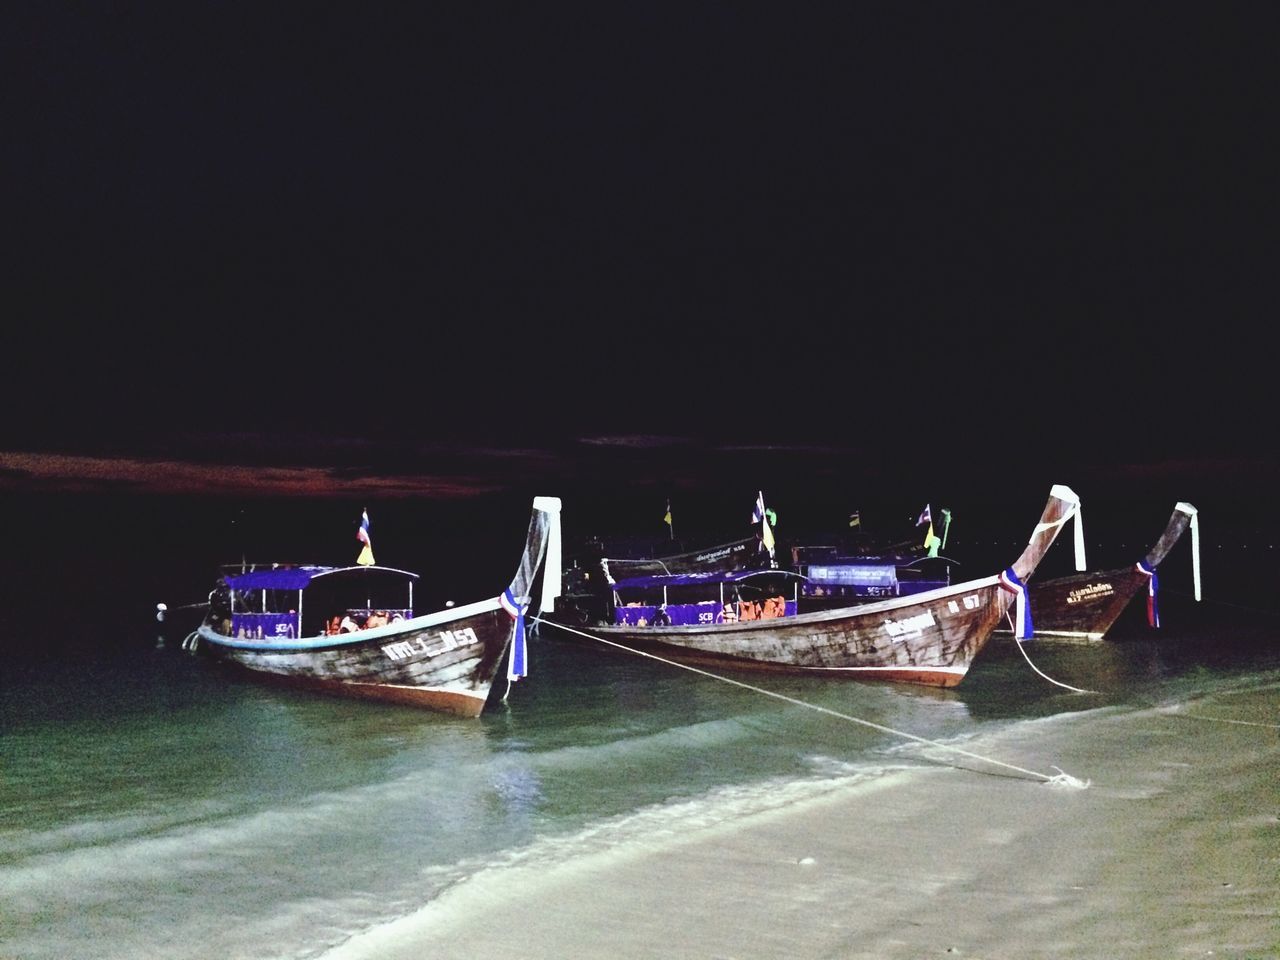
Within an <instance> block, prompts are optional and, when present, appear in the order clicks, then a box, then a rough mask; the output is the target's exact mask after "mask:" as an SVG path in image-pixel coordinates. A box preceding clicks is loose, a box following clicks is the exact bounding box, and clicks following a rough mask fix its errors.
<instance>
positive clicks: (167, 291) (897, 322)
mask: <svg viewBox="0 0 1280 960" xmlns="http://www.w3.org/2000/svg"><path fill="white" fill-rule="evenodd" d="M8 19H9V24H8V27H7V28H6V29H5V30H4V31H3V38H2V39H0V47H2V49H0V62H2V66H0V70H2V71H3V75H4V79H5V83H4V86H5V88H6V90H7V91H8V96H7V97H6V108H5V109H6V112H7V113H8V119H7V122H6V123H5V130H6V133H5V136H4V141H5V142H4V146H3V148H2V150H3V156H4V158H5V160H4V166H5V169H6V176H5V180H6V183H7V186H6V204H5V207H6V211H5V216H4V218H3V219H4V222H5V223H4V227H3V230H4V235H5V237H6V239H7V241H8V242H7V243H6V248H7V250H8V253H7V255H6V260H7V269H8V271H9V272H10V281H9V283H7V284H6V287H7V293H8V295H7V297H6V301H7V302H6V309H5V313H6V314H7V316H8V318H9V321H10V322H9V323H7V324H6V325H5V326H6V332H5V333H4V334H3V343H4V348H5V349H4V354H5V356H6V359H7V361H8V363H7V367H8V375H7V377H6V378H5V382H4V386H3V387H2V388H0V389H2V390H3V398H4V403H5V406H6V417H5V422H4V425H3V434H4V435H3V437H0V439H2V440H3V443H2V444H0V449H4V450H8V451H41V452H63V453H68V452H84V451H89V452H91V453H93V454H94V455H105V454H120V455H138V456H144V457H146V456H152V457H159V456H164V455H169V456H173V457H177V458H189V457H199V456H204V457H206V458H212V459H216V460H219V461H221V462H233V463H234V462H257V461H264V460H265V461H268V462H270V461H273V459H274V460H277V461H279V462H281V463H286V464H290V463H301V462H308V461H309V462H321V463H325V464H330V465H334V464H336V465H339V466H341V465H343V464H345V463H347V460H346V459H344V457H345V456H347V454H343V453H341V452H339V451H347V452H348V454H349V452H350V451H351V450H353V449H357V450H360V451H362V453H361V454H360V455H359V456H355V457H353V458H352V461H353V462H354V463H356V464H357V465H358V466H359V468H360V469H382V470H390V469H392V468H394V467H396V466H403V465H406V464H407V465H409V466H410V467H420V466H422V465H423V464H424V463H425V464H429V465H430V467H431V468H432V469H438V468H439V464H440V461H441V460H442V459H446V460H447V459H448V455H447V454H448V451H449V450H450V449H454V450H457V451H459V455H461V451H463V450H467V451H470V450H473V449H474V448H477V447H486V448H502V449H517V450H519V449H530V450H536V451H538V455H539V456H540V457H545V456H548V455H550V456H552V457H554V456H556V455H559V454H563V455H564V456H565V457H566V458H568V457H570V456H571V454H572V452H573V451H581V450H582V449H583V444H582V440H583V438H597V439H598V438H600V437H624V436H635V435H642V436H655V435H656V436H665V437H675V438H685V439H687V440H689V441H691V442H693V443H694V444H695V445H698V449H700V450H702V451H703V453H704V454H706V452H707V451H708V450H714V449H716V448H717V445H727V446H734V445H738V446H741V445H761V446H768V445H770V444H775V445H778V446H779V447H795V446H803V445H806V444H807V445H811V446H812V445H820V446H836V447H839V448H840V449H842V450H844V451H845V452H846V453H847V454H848V455H849V456H851V457H854V458H858V459H859V461H860V462H862V463H868V462H874V463H875V464H876V465H877V469H879V470H880V471H881V472H882V473H883V472H884V471H886V470H888V469H889V468H891V467H892V465H893V464H895V463H899V462H901V463H903V464H904V466H908V467H918V466H920V465H921V464H937V463H939V462H949V463H952V464H958V465H961V466H963V465H967V464H968V465H972V464H978V463H982V464H1003V463H1006V462H1018V461H1022V462H1026V463H1029V464H1035V465H1044V466H1046V467H1047V466H1050V465H1054V466H1056V465H1059V464H1061V465H1063V466H1066V467H1070V466H1072V465H1081V466H1083V465H1090V464H1099V463H1112V464H1153V463H1155V464H1158V463H1167V462H1173V461H1179V462H1182V461H1196V462H1208V461H1215V462H1216V461H1226V460H1240V459H1258V458H1261V459H1263V460H1267V461H1269V462H1272V463H1274V461H1275V459H1276V457H1275V452H1274V447H1275V443H1274V439H1273V438H1272V433H1273V431H1271V430H1270V429H1269V428H1268V426H1267V424H1268V423H1269V420H1270V419H1271V417H1272V416H1273V411H1274V408H1275V404H1274V402H1273V401H1272V387H1271V384H1272V382H1273V375H1272V370H1273V368H1274V362H1273V360H1272V355H1273V347H1272V345H1271V339H1272V337H1273V336H1274V334H1273V332H1272V326H1273V323H1272V318H1273V316H1274V307H1275V297H1274V295H1273V291H1274V284H1275V281H1274V272H1275V271H1274V263H1275V262H1276V253H1277V250H1276V246H1277V240H1276V238H1277V231H1276V226H1277V219H1276V212H1277V210H1276V190H1275V171H1276V169H1277V164H1276V161H1277V159H1278V157H1277V149H1276V147H1277V143H1276V139H1277V131H1276V124H1275V119H1274V105H1275V103H1276V102H1277V94H1278V93H1280V91H1278V90H1277V67H1276V61H1275V57H1274V53H1273V51H1272V49H1271V47H1272V45H1273V44H1272V39H1273V37H1274V29H1273V27H1274V23H1273V22H1272V18H1271V17H1270V15H1269V14H1268V13H1267V11H1266V8H1265V7H1263V6H1257V5H1215V6H1212V7H1209V6H1201V7H1191V8H1181V7H1179V8H1178V9H1176V10H1175V9H1172V8H1171V9H1165V7H1164V6H1162V5H1134V4H1071V5H1068V6H1058V7H1052V8H1045V7H1026V6H1024V5H1012V4H1011V5H983V4H979V5H972V4H971V5H957V4H941V3H938V4H934V3H914V4H890V5H882V4H867V5H837V6H834V7H832V6H826V5H824V6H822V7H812V8H809V7H806V8H803V9H799V10H796V9H791V8H789V7H787V6H785V5H772V6H768V7H765V6H759V7H757V6H744V5H737V4H681V5H665V4H664V5H654V4H637V5H626V6H623V5H617V4H576V3H575V4H532V5H531V4H510V5H506V4H502V5H496V4H463V5H450V6H444V5H425V6H424V5H406V6H394V7H378V8H376V9H372V10H369V9H363V8H361V9H356V8H351V7H348V8H317V7H314V5H313V6H303V5H288V6H283V5H271V4H266V5H264V4H245V5H236V4H231V5H228V4H201V3H196V4H158V3H146V4H124V5H108V6H104V5H100V4H57V5H35V6H31V7H29V8H28V9H26V10H22V11H18V12H17V13H11V14H10V15H9V16H8ZM619 445H620V446H624V445H625V444H619ZM633 446H634V445H633ZM598 447H599V444H598V443H597V448H598ZM661 449H664V450H666V451H668V452H667V453H665V454H664V456H669V457H670V458H671V459H670V463H671V464H672V469H673V470H676V469H679V468H680V467H681V466H683V465H684V464H686V463H687V462H688V460H689V453H688V449H689V448H688V444H687V443H686V444H684V445H680V444H677V445H674V446H671V445H666V446H661ZM370 451H373V452H374V453H371V452H370ZM442 451H443V454H442ZM375 453H376V455H375ZM415 458H416V459H415ZM702 459H703V460H714V458H713V457H710V456H709V455H706V456H703V457H702ZM806 462H808V461H806ZM593 463H597V465H598V461H593ZM591 469H595V467H592V468H591ZM601 469H603V468H601ZM609 469H615V467H612V466H611V467H610V468H609ZM616 469H618V470H619V471H622V470H624V469H626V468H624V467H617V468H616ZM477 472H479V471H477ZM1057 479H1059V478H1058V477H1051V478H1048V479H1047V480H1046V482H1051V481H1054V480H1057Z"/></svg>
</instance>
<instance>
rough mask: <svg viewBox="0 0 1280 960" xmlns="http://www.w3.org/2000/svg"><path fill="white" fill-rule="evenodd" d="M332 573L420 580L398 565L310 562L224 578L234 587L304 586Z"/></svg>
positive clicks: (243, 588) (274, 588) (287, 587)
mask: <svg viewBox="0 0 1280 960" xmlns="http://www.w3.org/2000/svg"><path fill="white" fill-rule="evenodd" d="M332 573H354V574H358V575H360V576H365V575H367V574H370V573H382V574H393V575H394V576H398V577H408V578H409V579H411V580H417V579H418V574H416V573H411V572H410V571H408V570H398V569H397V568H395V567H377V566H374V567H365V566H355V567H321V566H317V565H315V564H307V565H306V566H301V567H271V568H269V569H266V570H250V571H248V572H247V573H240V574H235V575H234V576H227V575H224V576H223V578H222V581H223V583H225V584H226V585H227V586H228V587H230V588H231V589H232V590H305V589H306V588H307V585H308V584H309V583H311V581H312V580H314V579H316V578H317V577H325V576H328V575H329V574H332Z"/></svg>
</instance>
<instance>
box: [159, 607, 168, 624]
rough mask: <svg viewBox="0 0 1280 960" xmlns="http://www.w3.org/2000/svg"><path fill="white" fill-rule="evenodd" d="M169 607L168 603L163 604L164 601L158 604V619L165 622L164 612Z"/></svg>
mask: <svg viewBox="0 0 1280 960" xmlns="http://www.w3.org/2000/svg"><path fill="white" fill-rule="evenodd" d="M168 609H169V607H168V606H167V605H166V604H163V603H157V604H156V619H157V620H159V621H160V622H161V623H164V612H165V611H166V610H168Z"/></svg>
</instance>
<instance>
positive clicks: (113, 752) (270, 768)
mask: <svg viewBox="0 0 1280 960" xmlns="http://www.w3.org/2000/svg"><path fill="white" fill-rule="evenodd" d="M1165 620H1166V628H1165V629H1164V630H1162V631H1161V632H1160V633H1159V634H1154V633H1153V632H1151V631H1149V630H1148V629H1147V628H1146V626H1145V623H1143V622H1141V620H1140V618H1138V617H1136V616H1135V617H1129V616H1128V615H1126V617H1125V618H1124V619H1123V620H1122V621H1121V623H1120V625H1119V626H1118V627H1117V632H1116V634H1115V636H1116V639H1114V640H1111V641H1107V642H1105V643H1102V644H1087V645H1086V644H1051V643H1040V644H1037V643H1034V642H1032V643H1028V644H1026V645H1025V646H1024V647H1023V648H1022V649H1023V650H1025V651H1026V654H1027V656H1029V657H1031V658H1032V660H1033V662H1034V663H1035V665H1036V666H1037V667H1038V668H1039V669H1040V670H1041V671H1042V672H1043V673H1044V674H1047V675H1048V676H1049V677H1052V678H1053V679H1055V680H1058V681H1059V682H1062V683H1065V684H1069V685H1071V686H1074V687H1077V688H1081V689H1087V690H1089V691H1091V692H1087V693H1080V692H1073V691H1070V690H1067V689H1065V688H1063V687H1058V686H1055V685H1053V684H1052V683H1050V682H1048V681H1047V680H1045V679H1044V678H1042V677H1041V676H1038V675H1037V674H1036V673H1034V672H1033V671H1032V669H1031V668H1030V666H1029V665H1028V664H1027V662H1026V660H1025V659H1024V658H1023V656H1022V653H1021V652H1020V650H1019V648H1018V647H1017V646H1016V645H1015V644H1014V643H1013V642H1012V641H1003V642H993V643H992V644H991V645H990V646H989V647H988V648H987V650H986V651H984V653H983V655H982V656H981V657H980V658H979V660H978V662H977V663H976V664H975V666H974V668H973V670H972V671H971V672H970V675H969V677H968V678H967V679H966V681H965V682H964V683H963V684H962V685H961V686H960V687H958V688H955V689H954V690H950V691H939V690H932V689H925V688H917V687H907V686H898V685H875V684H859V683H850V682H847V681H839V680H826V679H812V678H791V677H783V678H773V677H767V678H762V677H760V676H759V675H756V674H752V675H749V676H739V677H735V678H734V679H738V680H740V682H743V683H747V684H751V685H754V686H759V687H761V688H765V689H767V690H770V691H773V692H775V693H778V694H781V695H783V696H786V697H790V698H794V699H797V700H801V701H804V702H805V703H810V704H814V705H817V706H820V707H823V708H825V709H826V710H829V711H835V712H838V713H841V714H847V715H849V716H851V717H856V718H860V719H862V720H866V721H869V722H871V723H874V724H877V725H879V726H882V727H888V728H891V729H893V730H899V731H904V732H907V733H910V734H912V735H914V736H919V737H925V738H928V739H931V740H939V741H948V742H954V743H957V744H963V743H964V742H966V741H967V740H970V739H973V738H975V737H978V736H981V735H986V734H991V733H995V732H999V731H1000V730H1002V729H1008V728H1013V727H1016V726H1017V725H1020V724H1027V723H1032V722H1035V721H1036V720H1037V719H1039V718H1044V717H1052V716H1054V715H1057V714H1065V713H1075V712H1078V711H1085V710H1092V709H1098V708H1109V709H1110V710H1119V711H1122V712H1123V711H1138V710H1141V709H1144V708H1147V707H1149V706H1152V705H1160V704H1169V703H1181V702H1186V701H1188V700H1190V699H1194V698H1198V697H1205V696H1211V695H1213V694H1214V693H1215V692H1217V691H1225V690H1229V689H1230V688H1231V687H1232V686H1233V685H1239V684H1242V683H1243V684H1249V683H1254V682H1259V681H1263V680H1266V679H1268V678H1272V679H1274V675H1275V673H1276V671H1277V670H1280V643H1277V642H1276V635H1277V633H1278V632H1280V631H1277V630H1276V629H1274V627H1273V621H1272V619H1271V618H1270V616H1269V615H1262V614H1259V615H1254V614H1250V613H1247V612H1246V613H1241V612H1239V611H1223V610H1217V611H1212V610H1208V609H1207V608H1206V605H1200V606H1199V607H1192V606H1191V605H1190V604H1188V603H1181V602H1178V600H1177V599H1176V598H1172V599H1171V600H1170V601H1167V602H1166V614H1165ZM181 639H182V630H181V628H180V627H178V626H177V625H176V624H175V625H174V626H173V627H170V628H167V629H166V630H165V632H163V633H157V629H156V628H154V626H153V627H152V628H141V629H139V630H138V631H137V633H136V634H135V635H134V636H133V637H131V638H128V639H126V640H120V638H117V642H116V643H114V644H113V645H111V646H110V647H104V648H103V649H101V650H100V651H98V652H85V650H86V648H88V649H90V650H91V649H92V644H88V645H86V644H84V643H78V644H73V643H65V644H57V643H52V644H50V646H49V653H48V655H43V656H42V655H38V654H36V655H31V656H28V657H27V658H25V659H24V660H22V661H19V662H16V663H15V664H14V669H12V670H11V671H9V672H7V673H6V675H5V678H4V682H3V685H2V686H0V716H2V718H3V727H2V730H3V734H2V736H0V771H2V777H0V948H2V949H0V956H5V957H6V958H7V957H15V958H22V960H43V958H54V957H57V958H65V957H69V956H94V957H133V958H145V957H164V958H170V960H173V958H204V957H221V958H236V957H244V958H249V957H297V958H302V957H313V956H317V955H319V954H321V953H323V952H324V951H325V950H326V949H328V948H329V947H332V946H333V945H335V944H339V943H342V942H343V941H344V940H346V939H347V938H348V937H349V936H351V935H352V934H354V933H357V932H359V931H361V930H364V929H367V928H369V927H371V926H373V925H376V924H378V923H381V922H383V921H386V920H390V919H393V918H396V917H399V916H403V915H405V914H407V913H410V912H412V911H414V910H416V909H418V908H420V907H421V906H422V905H423V904H425V903H428V902H430V901H431V900H432V899H433V898H435V897H437V896H439V894H440V893H441V892H442V891H443V890H445V889H447V888H448V887H450V886H451V885H453V884H456V883H458V882H459V881H461V880H463V879H465V878H466V877H468V876H470V875H473V874H475V873H476V872H478V871H481V870H485V869H492V868H496V867H499V866H500V865H502V864H506V863H510V862H513V860H520V861H522V862H528V861H530V860H533V861H534V862H538V861H545V862H564V861H565V860H569V859H572V858H574V857H578V856H582V855H585V854H587V853H591V852H593V851H598V850H600V849H603V848H606V847H608V846H610V845H614V844H619V843H626V842H633V843H644V842H645V839H646V838H647V837H656V836H661V835H662V833H663V832H664V831H676V830H681V829H689V828H691V827H693V826H698V825H705V824H707V823H715V822H724V821H726V820H728V819H732V818H734V817H739V816H743V815H746V814H748V813H750V812H753V811H757V810H763V809H768V808H770V807H771V806H776V805H778V804H781V803H786V802H787V801H788V798H789V797H793V796H798V795H800V794H802V793H806V792H812V791H813V790H821V789H823V785H824V784H826V783H835V782H845V781H847V779H848V778H850V777H862V778H866V777H871V778H875V777H883V776H886V775H887V774H888V773H889V772H890V771H893V770H896V769H900V768H902V767H903V766H904V765H905V766H907V767H910V766H911V765H913V764H920V763H936V762H953V761H951V760H944V759H941V758H940V757H938V756H937V755H933V759H927V758H925V757H923V756H922V755H921V753H920V751H918V750H911V749H904V744H908V743H909V741H907V740H904V739H903V738H902V737H899V736H895V735H894V734H892V733H886V732H884V731H882V730H877V729H871V728H869V727H867V726H864V725H861V724H858V723H855V722H851V721H849V720H842V719H839V718H836V717H833V716H831V715H829V714H826V713H821V712H818V711H814V710H807V709H805V708H803V707H800V706H797V705H795V704H792V703H788V702H783V701H781V700H778V699H775V698H771V697H769V696H766V695H764V694H761V693H759V692H756V691H754V690H751V689H746V688H743V687H741V686H735V685H730V684H725V683H721V682H718V681H716V680H715V679H712V678H709V677H706V676H701V675H697V674H694V673H690V672H688V671H685V670H681V669H679V668H676V667H674V666H669V665H666V664H663V663H657V662H654V661H651V660H646V659H642V658H637V657H634V656H631V655H627V654H623V653H619V652H615V651H611V650H606V649H602V648H598V647H596V646H594V645H592V644H591V643H590V642H588V641H583V640H580V639H575V638H572V637H567V636H565V635H563V634H560V633H558V632H557V631H555V630H554V629H552V628H550V627H543V628H542V630H541V633H540V636H539V637H538V638H537V639H536V641H535V642H534V643H533V644H532V645H531V672H530V676H529V677H528V678H527V679H526V680H524V681H521V682H520V683H518V684H516V685H515V686H514V688H513V689H512V690H511V692H510V694H509V697H508V699H507V702H505V703H503V702H502V701H501V699H500V697H501V695H502V693H503V692H504V691H503V690H502V689H496V690H495V697H494V700H493V701H492V702H491V704H490V706H489V708H488V710H487V711H486V713H485V714H484V715H483V716H482V717H481V718H480V719H479V720H466V719H458V718H451V717H445V716H440V715H436V714H431V713H424V712H421V711H417V710H413V709H410V708H402V707H397V706H389V705H381V704H366V703H362V702H357V701H347V700H342V699H336V698H329V697H323V696H315V695H311V694H305V693H297V692H292V691H284V690H278V689H275V688H270V687H264V686H260V685H258V684H256V683H254V682H252V681H250V680H247V679H244V678H241V677H239V676H236V675H231V674H228V673H226V672H225V671H224V670H223V669H221V668H220V667H218V666H217V665H216V664H213V663H211V662H209V661H207V660H205V659H203V658H198V657H192V656H191V655H189V654H187V653H184V652H183V651H182V650H181V649H180V642H181ZM954 762H955V763H956V764H957V765H960V766H965V767H969V768H975V769H976V768H978V767H980V766H981V764H980V763H977V762H975V761H972V760H969V759H957V760H955V761H954ZM1052 763H1053V758H1052V757H1045V758H1044V764H1043V767H1044V769H1045V770H1046V771H1047V772H1050V773H1051V772H1052V770H1051V767H1050V765H1051V764H1052ZM1072 772H1075V771H1072Z"/></svg>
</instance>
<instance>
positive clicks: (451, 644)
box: [382, 627, 480, 660]
mask: <svg viewBox="0 0 1280 960" xmlns="http://www.w3.org/2000/svg"><path fill="white" fill-rule="evenodd" d="M438 639H439V643H437V644H432V643H430V642H428V641H427V639H426V638H425V637H414V638H413V639H411V640H397V641H396V642H395V643H387V644H383V647H382V652H383V653H385V654H386V655H387V657H388V658H389V659H391V660H407V659H409V658H410V657H419V656H427V657H435V656H439V655H440V654H442V653H448V652H449V651H450V650H456V649H457V648H458V647H461V646H463V645H464V644H467V643H479V642H480V638H479V637H477V636H476V632H475V631H474V630H472V629H471V628H470V627H461V628H459V629H457V630H441V631H440V634H439V637H438Z"/></svg>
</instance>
